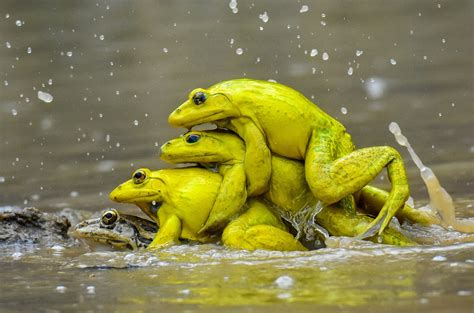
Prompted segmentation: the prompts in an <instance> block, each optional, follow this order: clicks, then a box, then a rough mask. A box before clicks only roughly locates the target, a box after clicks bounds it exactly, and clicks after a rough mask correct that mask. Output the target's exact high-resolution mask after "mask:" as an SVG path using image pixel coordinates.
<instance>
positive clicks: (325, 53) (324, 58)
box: [322, 52, 329, 61]
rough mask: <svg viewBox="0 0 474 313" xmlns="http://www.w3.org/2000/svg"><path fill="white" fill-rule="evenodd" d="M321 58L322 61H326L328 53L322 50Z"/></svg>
mask: <svg viewBox="0 0 474 313" xmlns="http://www.w3.org/2000/svg"><path fill="white" fill-rule="evenodd" d="M322 58H323V60H324V61H327V60H328V59H329V54H327V52H323V56H322Z"/></svg>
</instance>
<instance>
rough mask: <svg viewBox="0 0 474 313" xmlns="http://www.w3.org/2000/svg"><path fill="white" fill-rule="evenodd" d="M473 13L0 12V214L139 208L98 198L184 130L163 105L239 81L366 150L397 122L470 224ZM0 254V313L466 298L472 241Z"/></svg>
mask: <svg viewBox="0 0 474 313" xmlns="http://www.w3.org/2000/svg"><path fill="white" fill-rule="evenodd" d="M303 5H307V6H308V11H307V12H300V11H305V10H304V9H302V6H303ZM472 6H473V4H472V2H471V1H462V0H461V1H434V2H433V1H404V2H388V1H385V2H380V1H378V2H371V1H365V2H363V3H360V2H339V1H318V2H312V1H307V2H305V3H292V2H287V1H276V2H275V1H259V2H250V1H238V4H237V9H238V12H237V13H235V14H234V13H233V12H232V10H231V9H230V8H229V3H228V2H225V1H224V2H222V1H207V2H197V1H195V2H194V1H175V2H172V3H165V2H155V1H140V2H135V1H94V2H81V3H79V2H77V3H72V2H66V1H59V0H57V1H42V2H41V4H40V3H38V2H36V1H13V0H4V1H1V2H0V75H1V79H0V165H1V166H0V206H6V205H19V206H25V205H27V206H37V207H40V208H44V209H45V210H47V211H57V210H59V209H62V208H66V207H70V208H74V209H84V210H87V211H91V212H92V211H98V210H100V209H102V208H104V207H107V206H112V205H113V206H115V207H118V208H120V209H122V210H124V211H127V212H129V213H138V210H136V209H135V208H132V207H129V206H118V205H114V204H112V203H110V202H109V200H108V197H107V194H108V192H109V191H110V190H111V189H112V188H113V187H115V186H116V185H117V184H118V183H120V182H122V181H124V180H125V179H127V178H128V176H129V175H130V173H131V172H132V171H133V169H135V168H137V167H150V168H159V167H163V166H166V165H165V164H163V163H162V162H161V161H159V159H158V158H157V154H158V151H159V146H160V145H161V143H163V142H164V141H165V140H166V139H168V138H171V137H173V136H175V135H178V134H179V133H180V132H181V131H182V130H178V129H173V128H171V127H169V126H168V125H167V115H168V114H169V112H171V110H173V108H175V107H176V106H177V105H178V104H180V103H181V102H183V101H184V99H185V98H186V96H187V94H188V92H189V91H190V90H192V89H194V88H195V87H205V86H209V85H211V84H213V83H215V82H218V81H221V80H224V79H230V78H237V77H244V76H246V77H252V78H259V79H274V80H277V81H279V82H282V83H285V84H287V85H290V86H293V87H295V88H296V89H298V90H300V91H301V92H303V93H304V94H305V95H306V96H308V97H310V98H313V99H314V102H316V103H318V105H320V106H321V107H322V108H323V109H324V110H325V111H327V112H328V113H330V114H331V115H332V116H334V117H336V118H338V119H339V120H340V121H341V122H343V123H344V124H345V125H346V126H347V128H348V130H349V131H350V133H351V134H352V135H353V138H354V140H355V142H356V144H357V145H358V146H361V147H362V146H374V145H385V144H389V145H396V142H395V140H394V139H393V137H392V136H391V134H390V133H389V132H388V129H387V128H388V124H389V123H390V122H391V121H397V122H398V123H399V124H400V126H401V127H402V129H403V132H404V134H405V135H406V136H408V138H409V139H410V142H411V143H412V145H413V147H414V148H415V149H416V151H417V153H418V154H419V155H420V156H421V158H422V159H423V161H424V162H425V163H426V165H428V166H430V167H431V168H432V169H433V170H434V171H435V173H436V174H437V175H438V177H439V178H440V180H441V182H442V183H443V185H444V187H445V188H446V189H447V190H448V191H449V192H450V193H451V194H452V195H453V196H454V198H455V199H457V202H456V204H457V206H458V211H459V214H460V215H461V216H464V217H472V216H473V213H472V206H473V205H474V197H473V194H472V188H473V180H474V162H473V153H474V140H473V138H472V134H473V133H474V126H473V125H474V114H473V113H474V110H473V106H472V103H473V94H472V86H473V76H472V68H473V67H472V66H473V64H472V62H473V59H472V55H473V51H472V44H471V41H472V40H471V39H472V29H473V28H472V12H473V7H472ZM264 12H267V13H266V14H264ZM260 15H262V17H261V18H260V17H259V16H260ZM265 16H267V17H268V21H266V18H265ZM265 21H266V22H265ZM316 50H317V54H316ZM326 55H327V58H326ZM325 59H326V60H325ZM38 91H43V92H47V93H49V94H51V95H52V96H53V100H52V102H49V103H47V102H44V101H42V100H40V99H38V96H37V94H38ZM400 151H401V152H402V154H403V156H404V157H405V158H406V161H407V168H408V173H409V179H410V183H411V189H412V195H413V196H414V197H415V200H416V202H417V203H420V204H421V203H425V202H426V193H425V191H424V189H423V184H422V181H421V179H419V176H418V173H417V171H416V169H415V167H414V165H413V164H412V163H411V162H410V160H409V158H408V155H407V154H406V152H405V151H404V150H403V149H400ZM376 184H379V185H380V186H384V185H386V177H384V176H381V177H380V178H379V179H378V180H377V182H376ZM1 249H2V250H0V251H1V252H0V253H1V256H0V263H1V269H0V274H1V278H2V283H3V282H5V281H7V282H8V285H6V284H4V283H3V284H2V287H1V293H0V303H1V305H2V307H1V311H14V310H25V311H28V310H31V309H32V308H38V307H41V309H42V310H43V311H46V309H51V310H59V311H61V310H65V309H66V308H69V309H70V308H75V309H76V310H78V311H87V310H92V311H93V310H100V309H101V308H102V306H104V307H106V308H107V309H108V310H111V311H112V310H116V311H125V310H126V309H133V310H137V311H138V310H146V309H151V308H157V307H159V308H162V309H169V310H181V309H182V308H186V309H189V310H190V311H193V310H207V311H220V310H221V306H222V305H224V306H225V308H227V309H229V310H235V311H237V310H239V309H242V306H244V307H245V308H246V310H248V311H252V310H261V311H275V310H276V311H287V310H289V308H290V306H291V308H295V309H296V308H297V309H300V310H303V309H307V310H313V309H315V308H321V309H323V308H325V309H327V310H334V311H338V310H341V311H343V310H344V308H343V307H350V308H352V309H354V310H355V311H360V312H367V311H370V310H373V311H380V309H381V308H382V307H383V308H384V309H385V310H388V311H390V310H393V311H398V310H399V309H400V308H402V309H407V310H408V309H411V310H416V311H422V310H427V311H428V310H430V311H439V312H445V311H446V310H449V311H459V312H469V311H470V309H471V308H472V306H473V305H474V304H473V300H472V292H473V291H472V287H471V286H473V285H474V283H473V278H472V277H473V275H474V271H473V263H472V262H473V261H472V260H473V259H474V256H473V246H472V245H470V244H460V245H452V246H443V247H433V246H428V247H425V248H419V249H418V248H417V249H395V248H384V249H382V248H374V247H368V248H367V247H365V248H364V247H361V248H357V249H334V250H325V251H317V252H312V253H308V254H279V253H266V252H257V253H240V252H239V253H237V252H229V251H225V250H223V249H222V248H219V247H215V246H195V247H180V248H176V249H171V250H169V251H165V252H163V253H161V254H159V255H158V256H151V255H147V254H143V255H142V254H137V255H135V254H132V255H130V256H128V255H127V254H121V253H112V254H110V253H108V254H105V255H102V254H97V253H91V254H87V253H86V251H84V250H82V249H83V248H78V247H69V248H67V249H65V250H59V251H58V250H50V249H49V248H39V249H38V250H37V249H28V250H26V251H23V250H22V249H24V248H21V247H13V248H12V247H10V248H1ZM16 250H18V251H17V252H19V253H21V255H20V254H15V255H14V256H13V257H12V253H13V252H14V251H16ZM110 260H112V261H110ZM110 262H112V265H110V264H109V263H110ZM83 265H84V266H83ZM109 267H113V268H109ZM116 267H118V268H116ZM122 267H125V268H124V269H122ZM285 276H288V277H289V278H288V277H286V278H285ZM282 277H283V278H282ZM288 285H289V286H288ZM58 286H59V287H60V288H59V289H57V288H58ZM61 286H64V287H65V288H66V289H63V288H61ZM90 286H93V287H94V288H89V289H88V287H90ZM92 290H94V292H92ZM25 295H28V296H25ZM180 302H184V303H185V304H180ZM203 303H207V305H204V306H203Z"/></svg>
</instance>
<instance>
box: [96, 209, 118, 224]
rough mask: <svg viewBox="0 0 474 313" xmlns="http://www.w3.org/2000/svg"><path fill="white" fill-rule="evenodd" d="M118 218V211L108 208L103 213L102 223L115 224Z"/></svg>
mask: <svg viewBox="0 0 474 313" xmlns="http://www.w3.org/2000/svg"><path fill="white" fill-rule="evenodd" d="M117 219H118V212H117V210H115V209H111V210H107V211H105V212H104V214H102V218H101V219H100V221H101V223H102V224H104V225H107V226H110V225H112V224H114V223H115V222H116V221H117Z"/></svg>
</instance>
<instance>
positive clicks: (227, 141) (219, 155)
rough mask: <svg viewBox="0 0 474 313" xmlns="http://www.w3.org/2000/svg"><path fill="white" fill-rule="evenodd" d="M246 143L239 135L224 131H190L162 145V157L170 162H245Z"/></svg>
mask: <svg viewBox="0 0 474 313" xmlns="http://www.w3.org/2000/svg"><path fill="white" fill-rule="evenodd" d="M244 156H245V145H244V143H243V141H242V139H240V137H238V136H237V135H235V134H233V133H231V132H227V131H223V130H212V131H190V132H188V133H186V134H184V135H182V136H180V137H178V138H175V139H172V140H170V141H168V142H166V143H165V144H164V145H163V146H161V159H162V160H163V161H166V162H170V163H188V162H196V163H220V164H234V163H235V162H240V163H242V162H243V159H244Z"/></svg>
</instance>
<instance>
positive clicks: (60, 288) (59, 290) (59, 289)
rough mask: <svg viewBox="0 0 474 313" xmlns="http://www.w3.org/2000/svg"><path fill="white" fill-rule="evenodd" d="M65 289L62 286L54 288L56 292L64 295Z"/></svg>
mask: <svg viewBox="0 0 474 313" xmlns="http://www.w3.org/2000/svg"><path fill="white" fill-rule="evenodd" d="M66 289H67V288H66V287H64V286H57V287H56V291H57V292H59V293H65V292H66Z"/></svg>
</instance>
